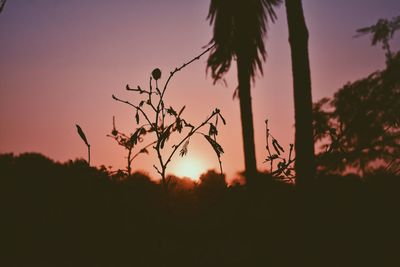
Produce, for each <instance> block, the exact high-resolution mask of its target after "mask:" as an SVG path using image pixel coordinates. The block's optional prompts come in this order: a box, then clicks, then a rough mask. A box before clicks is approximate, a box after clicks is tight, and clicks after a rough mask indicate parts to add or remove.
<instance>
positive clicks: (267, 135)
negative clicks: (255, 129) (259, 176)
mask: <svg viewBox="0 0 400 267" xmlns="http://www.w3.org/2000/svg"><path fill="white" fill-rule="evenodd" d="M265 128H266V129H265V137H266V144H267V146H266V149H267V152H268V156H269V157H270V158H271V162H270V171H269V172H270V173H271V174H272V166H273V159H272V154H271V150H270V149H269V128H268V120H265Z"/></svg>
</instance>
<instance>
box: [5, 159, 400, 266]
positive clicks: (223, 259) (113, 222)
mask: <svg viewBox="0 0 400 267" xmlns="http://www.w3.org/2000/svg"><path fill="white" fill-rule="evenodd" d="M0 172H1V178H0V197H1V199H0V201H1V202H0V203H1V206H0V207H1V223H0V226H1V241H0V242H1V246H0V247H1V255H2V256H1V257H0V266H324V267H325V266H340V267H342V266H400V260H399V258H400V251H399V249H400V235H399V233H400V230H399V226H400V219H399V217H400V216H399V214H400V187H399V186H400V177H398V176H395V175H390V174H388V173H383V172H381V173H375V174H371V175H369V176H367V177H365V178H364V179H360V178H359V177H356V176H345V177H341V176H324V177H320V178H319V179H318V182H317V183H316V184H315V185H314V186H313V188H310V189H309V190H307V192H298V191H297V190H295V189H294V187H292V186H290V185H285V184H282V183H278V182H273V181H271V179H270V178H269V177H268V176H265V177H263V178H260V179H261V180H260V181H259V184H258V185H257V186H256V188H257V189H255V190H253V191H249V190H246V189H245V188H244V187H243V186H240V185H236V186H231V187H226V185H225V183H224V182H223V180H221V179H219V178H218V175H216V174H215V173H213V172H209V173H208V175H206V176H204V177H203V183H201V184H199V185H197V186H194V185H193V184H191V183H190V182H188V181H180V180H176V179H175V180H174V181H173V185H172V190H171V194H170V195H171V196H170V198H169V201H167V200H166V199H165V196H164V195H163V194H162V190H161V187H160V186H159V185H158V184H156V183H153V182H151V181H150V180H149V179H148V178H147V177H146V176H144V175H141V174H135V175H133V176H131V177H130V178H129V179H124V180H120V179H118V178H117V177H115V176H114V177H110V176H109V175H108V173H107V172H106V171H105V170H98V169H94V168H89V167H87V166H86V164H85V163H84V162H82V161H75V162H72V161H71V162H68V163H65V164H59V163H54V162H52V161H51V160H49V159H47V158H44V157H43V156H40V155H37V154H25V155H22V156H19V157H14V156H12V155H0Z"/></svg>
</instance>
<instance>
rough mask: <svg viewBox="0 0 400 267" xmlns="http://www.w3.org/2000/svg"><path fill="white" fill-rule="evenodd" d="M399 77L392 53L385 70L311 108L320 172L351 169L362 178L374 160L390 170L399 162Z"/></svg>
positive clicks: (399, 66) (399, 65) (398, 62)
mask: <svg viewBox="0 0 400 267" xmlns="http://www.w3.org/2000/svg"><path fill="white" fill-rule="evenodd" d="M399 73H400V53H397V54H394V56H393V58H392V60H391V63H390V64H389V65H388V66H387V68H386V69H384V70H382V71H377V72H374V73H372V74H371V75H369V76H368V77H366V78H363V79H360V80H357V81H355V82H352V83H348V84H346V85H345V86H343V87H342V88H341V89H340V90H339V91H338V92H336V93H335V95H334V97H333V99H332V100H331V99H322V100H321V101H319V102H318V103H317V104H315V105H314V124H315V125H316V126H315V138H316V140H319V141H321V142H322V146H321V147H322V150H323V151H322V152H321V153H320V154H319V155H318V161H319V164H318V165H319V168H320V170H322V171H325V172H341V171H343V170H345V169H346V168H347V167H351V168H353V169H356V170H359V171H360V172H361V173H363V174H364V173H365V172H366V171H367V170H368V168H373V167H374V163H377V161H381V163H382V162H385V163H386V164H387V165H388V166H389V165H390V164H391V165H393V164H394V163H392V162H395V161H396V160H397V159H398V158H400V142H399V140H400V119H399V115H398V111H399V110H400V76H399ZM397 163H398V160H397ZM375 165H376V164H375ZM381 165H382V164H378V165H376V166H381Z"/></svg>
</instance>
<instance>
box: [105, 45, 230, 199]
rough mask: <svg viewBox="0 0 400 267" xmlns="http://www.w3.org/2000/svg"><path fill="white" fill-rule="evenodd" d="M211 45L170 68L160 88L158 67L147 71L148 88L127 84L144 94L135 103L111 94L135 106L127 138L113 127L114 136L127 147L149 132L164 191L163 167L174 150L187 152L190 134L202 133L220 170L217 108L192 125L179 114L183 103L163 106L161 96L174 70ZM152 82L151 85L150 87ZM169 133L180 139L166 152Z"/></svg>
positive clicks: (136, 142)
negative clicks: (132, 126) (205, 130)
mask: <svg viewBox="0 0 400 267" xmlns="http://www.w3.org/2000/svg"><path fill="white" fill-rule="evenodd" d="M211 48H212V47H209V48H208V49H206V50H205V51H203V52H202V53H201V54H200V55H198V56H196V57H195V58H193V59H192V60H190V61H188V62H186V63H184V64H183V65H182V66H180V67H178V68H175V69H174V70H173V71H171V72H170V75H169V77H168V79H167V81H166V82H165V84H164V86H163V88H162V89H160V88H159V85H158V81H159V80H160V79H161V70H160V69H158V68H156V69H154V70H153V71H152V73H151V76H150V81H149V89H148V90H146V89H142V88H141V87H140V86H137V87H136V88H131V87H130V86H129V85H127V86H126V90H128V91H132V92H135V93H137V94H139V95H144V96H145V97H144V99H142V100H141V101H140V102H139V103H138V104H133V103H131V102H129V101H126V100H122V99H120V98H118V97H116V96H115V95H113V96H112V97H113V99H114V100H116V101H118V102H121V103H124V104H127V105H129V106H131V107H133V108H134V109H135V112H136V114H135V120H136V124H137V125H139V127H138V128H137V129H136V131H135V132H134V133H133V134H132V135H131V136H130V137H129V138H128V136H125V135H121V134H119V132H118V131H116V130H115V131H114V130H113V133H114V134H115V135H114V136H115V139H116V140H117V141H118V140H120V142H121V145H123V146H125V147H127V149H128V150H131V149H132V148H133V147H134V146H135V145H137V144H138V142H140V141H141V140H142V138H143V137H144V136H145V135H146V134H147V133H151V134H153V136H154V137H155V141H154V142H153V143H152V144H154V146H153V148H154V150H155V151H156V153H157V158H158V165H156V164H154V165H153V167H154V168H155V169H156V171H157V173H158V174H159V175H160V176H161V181H162V185H163V188H164V190H165V192H168V184H169V179H168V177H167V176H166V170H167V167H168V165H169V163H170V162H171V160H172V158H173V156H174V155H175V153H176V152H177V151H178V150H179V155H180V156H182V157H183V156H185V155H186V154H187V152H188V146H189V143H190V138H191V137H192V136H193V135H194V134H200V135H202V136H204V138H205V139H206V140H207V142H208V143H210V145H211V146H212V148H213V149H214V151H215V153H216V155H217V157H218V162H219V164H220V170H221V172H222V163H221V155H222V153H223V152H224V151H223V149H222V147H221V146H220V144H219V143H218V142H217V141H216V136H217V134H218V129H217V126H218V119H219V118H220V119H221V120H222V122H223V123H224V124H225V119H224V118H223V117H222V115H221V113H220V110H219V109H215V110H214V111H213V112H212V113H211V114H210V115H209V116H208V117H207V118H206V119H205V120H204V121H203V122H202V123H200V124H198V125H197V126H194V125H193V124H191V123H189V122H188V121H187V120H186V119H184V118H183V117H182V114H183V111H184V110H185V106H183V107H182V108H181V109H180V110H179V111H176V110H175V109H174V108H173V107H172V106H169V107H167V106H168V105H167V104H166V103H165V99H164V97H165V93H166V90H167V88H168V85H169V82H170V81H171V78H172V77H173V76H174V75H175V73H177V72H178V71H180V70H182V69H183V68H184V67H186V66H187V65H189V64H190V63H192V62H193V61H195V60H198V59H200V57H201V56H202V55H204V54H205V53H207V52H208V51H209V50H210V49H211ZM154 83H155V87H153V86H154ZM152 118H154V119H152ZM213 118H215V122H211V121H212V119H213ZM141 120H144V123H140V121H141ZM206 125H209V126H210V129H209V131H208V133H207V134H205V133H203V132H201V131H200V130H201V129H202V128H203V127H205V126H206ZM173 133H178V134H182V135H181V138H180V139H179V141H177V142H176V143H175V144H173V145H172V146H171V148H170V149H171V151H166V150H165V148H166V147H167V146H166V144H168V141H169V139H170V137H171V135H172V134H173ZM120 142H119V143H120ZM131 147H132V148H131Z"/></svg>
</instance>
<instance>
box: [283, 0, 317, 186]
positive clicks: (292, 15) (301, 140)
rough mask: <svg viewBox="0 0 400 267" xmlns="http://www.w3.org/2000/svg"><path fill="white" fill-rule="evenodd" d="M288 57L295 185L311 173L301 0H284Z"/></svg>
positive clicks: (305, 35)
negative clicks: (293, 116) (290, 74)
mask: <svg viewBox="0 0 400 267" xmlns="http://www.w3.org/2000/svg"><path fill="white" fill-rule="evenodd" d="M285 5H286V14H287V21H288V28H289V43H290V48H291V57H292V73H293V90H294V112H295V126H296V133H295V150H296V163H295V170H296V178H297V183H298V185H300V186H302V185H304V184H307V183H309V182H310V181H311V180H312V178H313V177H314V176H315V162H314V161H315V159H314V140H313V127H312V97H311V74H310V62H309V59H308V30H307V25H306V22H305V19H304V13H303V7H302V3H301V0H285Z"/></svg>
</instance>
